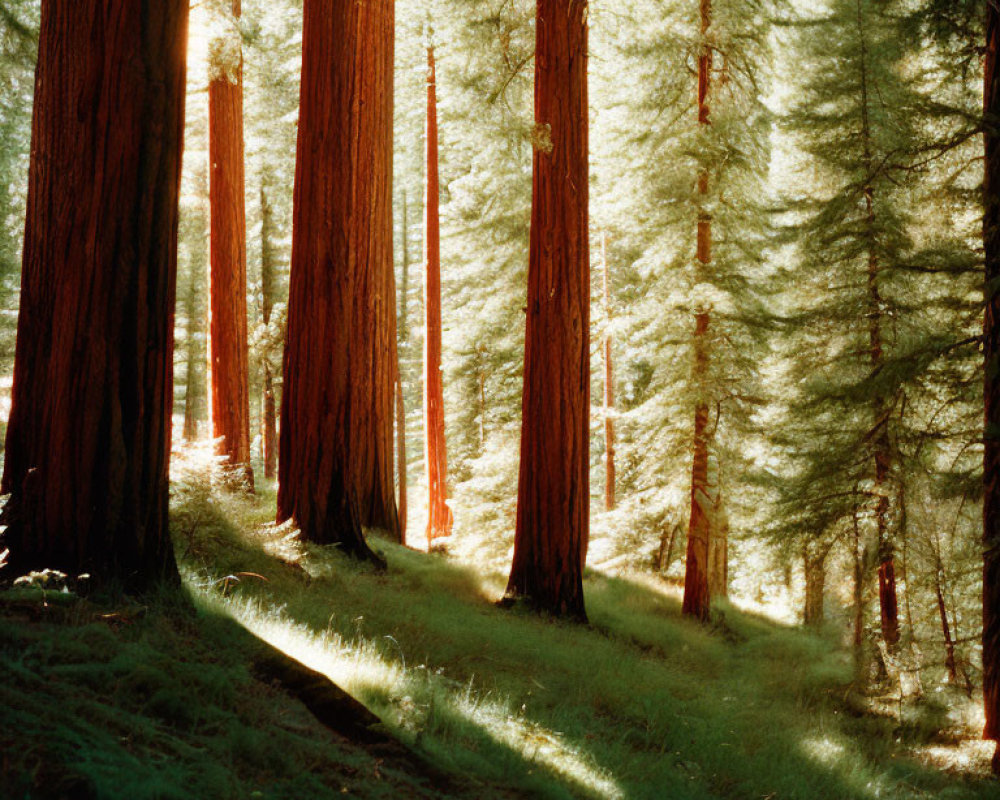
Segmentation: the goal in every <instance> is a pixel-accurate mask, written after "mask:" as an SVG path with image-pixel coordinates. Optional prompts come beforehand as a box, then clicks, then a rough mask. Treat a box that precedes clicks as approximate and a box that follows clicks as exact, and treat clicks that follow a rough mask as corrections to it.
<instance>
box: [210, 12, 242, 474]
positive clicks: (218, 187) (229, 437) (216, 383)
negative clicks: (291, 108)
mask: <svg viewBox="0 0 1000 800" xmlns="http://www.w3.org/2000/svg"><path fill="white" fill-rule="evenodd" d="M240 6H241V0H232V12H233V15H234V16H235V17H237V18H239V16H240V12H241V7H240ZM229 35H234V34H232V33H231V32H230V33H229ZM208 160H209V167H210V169H209V195H210V198H211V209H212V211H211V214H212V227H211V236H210V248H211V277H210V295H211V310H210V312H209V317H210V319H211V342H212V345H211V346H212V352H211V359H212V370H211V371H212V437H213V438H214V439H216V440H218V444H217V450H216V454H217V455H219V456H222V457H224V458H225V459H226V462H227V468H228V471H229V472H230V478H231V480H233V481H234V482H235V483H237V484H244V485H246V486H247V487H248V488H249V489H250V490H251V491H252V490H253V469H252V468H251V466H250V377H249V371H248V365H247V360H248V354H247V248H246V237H247V226H246V202H245V200H244V197H243V189H244V175H243V172H244V165H243V64H242V56H241V60H240V64H239V66H238V67H236V70H235V73H227V72H226V71H225V70H220V69H218V68H216V69H215V70H214V74H213V77H212V80H211V81H210V82H209V84H208Z"/></svg>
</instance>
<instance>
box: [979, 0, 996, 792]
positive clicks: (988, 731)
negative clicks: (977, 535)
mask: <svg viewBox="0 0 1000 800" xmlns="http://www.w3.org/2000/svg"><path fill="white" fill-rule="evenodd" d="M998 37H1000V11H998V10H997V8H996V6H994V4H993V3H987V4H986V68H985V73H984V92H983V94H984V98H985V113H986V117H987V121H988V124H987V125H986V129H985V133H986V136H985V138H986V162H985V164H986V167H985V177H984V184H983V205H984V207H985V215H984V218H983V241H984V245H985V251H986V280H985V285H984V291H985V296H986V313H985V318H984V322H983V357H984V359H985V364H986V369H985V382H984V386H983V395H984V402H985V415H984V420H983V431H984V441H985V452H984V454H983V699H984V701H985V706H986V727H985V729H984V731H983V737H984V738H986V739H993V740H995V741H997V740H1000V135H998V134H997V130H998V127H997V126H998V120H1000V81H998V80H997V48H998V44H1000V43H998ZM998 756H1000V749H998V751H997V755H995V756H994V758H993V771H994V772H1000V760H998Z"/></svg>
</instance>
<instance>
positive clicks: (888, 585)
mask: <svg viewBox="0 0 1000 800" xmlns="http://www.w3.org/2000/svg"><path fill="white" fill-rule="evenodd" d="M858 37H859V40H860V42H861V136H862V144H863V147H864V167H865V173H866V180H867V181H868V184H867V185H866V186H865V189H864V198H865V214H866V224H867V226H868V233H867V236H868V239H869V244H868V340H869V356H870V362H871V367H872V370H873V371H878V370H880V369H881V368H882V366H883V365H884V363H885V355H884V351H883V348H882V296H881V290H880V288H879V272H880V265H879V261H878V251H877V247H876V246H877V242H876V241H875V238H876V234H875V190H874V187H873V186H872V185H871V179H872V176H873V170H874V159H873V156H872V148H871V126H870V123H869V117H868V102H869V99H868V65H867V47H866V44H865V26H864V16H863V13H862V6H861V0H858ZM888 415H889V408H888V404H887V403H886V401H885V398H883V397H881V396H876V397H875V398H874V399H873V401H872V424H873V433H874V434H875V437H874V446H875V486H874V494H875V495H876V497H877V498H878V499H877V501H876V508H875V522H876V525H877V530H878V598H879V610H880V613H881V619H882V638H883V639H885V643H886V645H888V646H889V648H890V649H893V648H895V647H896V645H897V644H898V643H899V610H898V603H897V599H896V568H895V552H894V551H895V548H894V545H893V541H892V536H891V532H890V530H889V479H890V476H891V472H892V445H891V442H890V440H889V419H888Z"/></svg>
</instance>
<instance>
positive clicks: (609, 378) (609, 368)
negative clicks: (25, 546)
mask: <svg viewBox="0 0 1000 800" xmlns="http://www.w3.org/2000/svg"><path fill="white" fill-rule="evenodd" d="M601 265H602V267H603V271H604V276H603V282H604V319H605V324H606V325H607V326H608V330H606V331H605V333H604V510H605V511H611V510H612V509H614V507H615V420H614V413H615V381H614V367H613V365H612V362H611V329H610V325H611V292H610V288H609V285H608V283H609V281H608V277H609V276H608V242H607V234H604V233H602V234H601Z"/></svg>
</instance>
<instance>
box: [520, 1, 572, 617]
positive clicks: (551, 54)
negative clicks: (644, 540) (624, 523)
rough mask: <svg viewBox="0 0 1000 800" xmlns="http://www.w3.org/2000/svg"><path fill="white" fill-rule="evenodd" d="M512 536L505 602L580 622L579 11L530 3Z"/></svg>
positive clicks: (562, 5)
mask: <svg viewBox="0 0 1000 800" xmlns="http://www.w3.org/2000/svg"><path fill="white" fill-rule="evenodd" d="M535 31H536V45H535V137H534V139H535V141H534V144H535V152H534V181H533V191H532V209H531V243H530V250H529V262H528V305H527V329H526V334H525V359H524V397H523V405H522V423H521V465H520V474H519V483H518V503H517V533H516V536H515V540H514V563H513V565H512V567H511V574H510V580H509V582H508V585H507V598H508V599H509V600H512V599H514V598H517V597H522V598H525V599H526V600H527V601H528V602H529V604H531V605H533V606H534V607H536V608H538V609H541V610H545V611H549V612H551V613H554V614H560V615H565V616H569V617H574V618H577V619H586V612H585V609H584V600H583V566H584V561H585V558H586V553H587V539H588V524H589V510H590V508H589V506H590V488H589V473H590V469H589V467H590V465H589V460H590V459H589V450H588V447H589V440H590V345H589V331H590V247H589V242H588V199H589V195H588V120H587V3H586V2H585V0H538V4H537V20H536V28H535Z"/></svg>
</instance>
